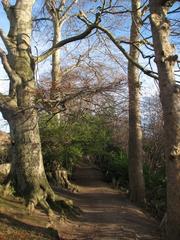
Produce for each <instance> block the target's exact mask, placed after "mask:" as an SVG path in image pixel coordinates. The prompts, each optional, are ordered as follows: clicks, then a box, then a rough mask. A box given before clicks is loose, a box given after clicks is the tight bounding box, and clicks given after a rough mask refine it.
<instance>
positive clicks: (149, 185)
mask: <svg viewBox="0 0 180 240" xmlns="http://www.w3.org/2000/svg"><path fill="white" fill-rule="evenodd" d="M144 176H145V183H146V198H147V206H148V208H149V210H150V211H151V212H152V213H153V215H154V216H156V217H158V218H162V217H163V216H164V213H165V211H166V177H165V166H161V167H159V168H158V169H156V170H155V169H151V168H150V167H149V166H148V165H147V164H146V165H145V166H144Z"/></svg>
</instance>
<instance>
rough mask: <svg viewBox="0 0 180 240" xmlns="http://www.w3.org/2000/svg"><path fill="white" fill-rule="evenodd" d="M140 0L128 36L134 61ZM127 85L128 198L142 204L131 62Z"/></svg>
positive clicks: (136, 77)
mask: <svg viewBox="0 0 180 240" xmlns="http://www.w3.org/2000/svg"><path fill="white" fill-rule="evenodd" d="M140 19H141V10H140V0H132V25H131V36H130V42H131V46H130V53H129V54H130V56H131V57H132V58H133V59H134V61H136V62H138V60H139V51H138V49H137V47H139V43H138V41H139V31H140V28H141V23H140ZM128 86H129V143H128V159H129V186H130V198H131V200H132V201H133V202H136V203H138V204H143V203H144V199H145V187H144V176H143V148H142V129H141V111H140V82H139V70H138V69H137V67H136V66H135V65H134V64H133V63H132V62H131V61H129V62H128Z"/></svg>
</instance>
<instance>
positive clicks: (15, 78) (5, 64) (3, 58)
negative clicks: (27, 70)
mask: <svg viewBox="0 0 180 240" xmlns="http://www.w3.org/2000/svg"><path fill="white" fill-rule="evenodd" d="M0 58H1V61H2V64H3V67H4V69H5V71H6V73H7V75H8V77H9V78H10V80H11V81H12V84H13V85H17V83H20V82H21V78H20V77H19V76H18V75H17V73H16V72H15V71H14V70H13V69H12V68H11V66H10V65H9V62H8V59H7V56H6V53H5V52H4V51H3V50H2V49H1V48H0ZM12 94H13V93H12Z"/></svg>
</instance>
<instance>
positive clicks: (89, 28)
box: [35, 24, 96, 63]
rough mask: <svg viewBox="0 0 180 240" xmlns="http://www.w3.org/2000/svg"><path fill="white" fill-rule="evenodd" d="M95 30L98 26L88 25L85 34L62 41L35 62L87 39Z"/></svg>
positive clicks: (36, 58)
mask: <svg viewBox="0 0 180 240" xmlns="http://www.w3.org/2000/svg"><path fill="white" fill-rule="evenodd" d="M95 28H96V24H92V25H88V27H87V28H86V30H85V31H84V32H83V33H80V34H79V35H76V36H73V37H70V38H67V39H64V40H62V41H60V42H59V43H57V44H56V45H55V46H53V47H51V48H50V49H49V50H47V51H46V52H45V53H43V54H42V55H41V56H39V57H35V62H36V63H38V62H42V61H43V60H45V59H46V58H48V57H49V56H50V55H52V54H53V53H54V52H55V51H56V50H58V49H59V48H61V47H62V46H64V45H66V44H68V43H71V42H74V41H78V40H81V39H83V38H85V37H87V36H88V35H89V34H90V33H91V32H92V31H93V29H95Z"/></svg>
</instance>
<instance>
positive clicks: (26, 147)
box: [2, 0, 54, 207]
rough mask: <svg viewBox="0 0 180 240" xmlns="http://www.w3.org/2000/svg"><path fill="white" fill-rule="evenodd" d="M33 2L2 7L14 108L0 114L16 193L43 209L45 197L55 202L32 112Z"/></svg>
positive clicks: (34, 93) (35, 116)
mask: <svg viewBox="0 0 180 240" xmlns="http://www.w3.org/2000/svg"><path fill="white" fill-rule="evenodd" d="M33 2H34V1H30V0H19V1H17V2H16V5H15V6H14V7H10V8H8V7H6V6H5V7H6V8H5V9H6V12H7V15H8V18H9V21H10V32H9V34H8V36H9V39H8V46H7V50H8V55H7V59H8V62H9V65H10V67H11V69H12V71H11V74H10V72H8V74H9V77H10V86H11V87H10V96H11V97H12V98H13V102H14V107H13V110H12V109H11V110H6V109H5V110H3V111H2V113H3V116H4V118H5V119H6V120H7V121H8V123H9V125H10V133H11V137H12V144H13V153H14V154H13V156H14V158H13V164H12V171H11V173H12V176H13V179H14V180H15V187H16V190H17V191H18V192H19V193H20V194H22V195H27V196H28V199H29V202H30V203H32V204H33V205H36V204H38V203H42V205H44V206H45V205H46V198H47V196H49V197H50V198H54V194H53V191H52V189H51V188H50V186H49V183H48V181H47V178H46V175H45V171H44V166H43V160H42V153H41V142H40V136H39V127H38V117H37V110H36V108H35V100H36V85H35V78H34V60H33V58H32V56H31V49H30V39H31V31H32V6H33ZM46 206H47V207H48V205H46ZM46 206H45V207H46Z"/></svg>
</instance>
